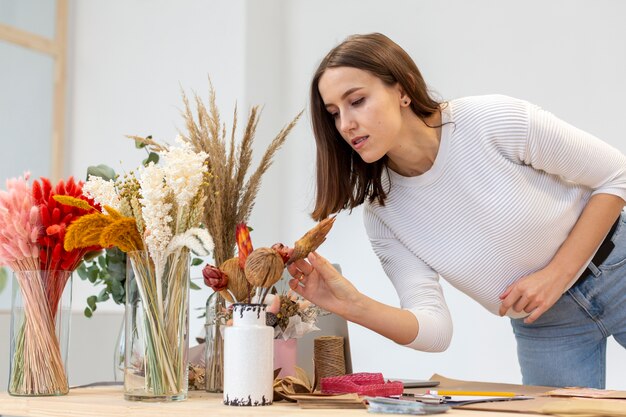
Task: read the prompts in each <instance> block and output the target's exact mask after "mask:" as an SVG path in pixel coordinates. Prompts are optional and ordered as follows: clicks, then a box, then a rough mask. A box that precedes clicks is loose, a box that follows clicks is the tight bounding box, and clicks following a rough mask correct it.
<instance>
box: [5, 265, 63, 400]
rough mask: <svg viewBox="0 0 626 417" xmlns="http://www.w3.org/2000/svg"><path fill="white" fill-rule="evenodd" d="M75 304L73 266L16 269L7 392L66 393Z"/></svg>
mask: <svg viewBox="0 0 626 417" xmlns="http://www.w3.org/2000/svg"><path fill="white" fill-rule="evenodd" d="M71 304H72V273H71V272H70V271H41V270H29V271H17V272H14V273H13V292H12V297H11V333H10V341H11V343H10V344H11V348H10V349H11V350H10V352H11V353H10V375H9V387H8V392H9V394H11V395H15V396H51V395H65V394H67V393H68V391H69V386H68V382H67V374H66V364H67V352H68V348H69V332H70V315H71Z"/></svg>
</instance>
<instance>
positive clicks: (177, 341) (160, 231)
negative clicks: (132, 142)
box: [65, 143, 213, 398]
mask: <svg viewBox="0 0 626 417" xmlns="http://www.w3.org/2000/svg"><path fill="white" fill-rule="evenodd" d="M159 157H160V158H159V160H160V161H161V163H160V164H155V163H154V162H153V161H150V162H149V163H148V164H147V165H146V166H145V167H142V168H140V169H139V170H137V171H136V173H135V172H132V173H130V174H127V175H126V176H124V177H123V178H118V179H117V180H116V181H115V182H114V183H113V189H114V191H115V193H116V195H115V196H112V195H111V193H110V191H111V188H110V184H106V185H105V182H103V181H102V180H101V179H99V178H95V177H94V178H93V186H92V185H90V187H89V189H90V190H93V191H94V192H96V193H97V192H98V191H99V192H100V193H99V195H100V197H101V198H102V199H103V201H104V199H107V200H108V201H119V211H118V210H116V209H114V208H113V207H111V206H108V205H104V206H103V210H102V211H100V212H97V213H93V215H92V216H91V217H89V218H86V219H85V220H84V221H83V222H82V223H81V224H79V223H77V224H75V225H72V226H70V228H69V229H68V233H67V235H66V240H65V244H66V246H67V247H68V248H72V247H82V246H84V245H87V244H89V243H90V242H91V241H93V240H96V241H98V242H99V243H100V244H101V245H102V246H107V247H108V246H117V247H118V248H119V249H120V250H122V251H124V252H126V253H127V256H128V259H129V262H130V264H131V267H132V271H133V276H134V280H133V281H132V284H130V286H129V285H128V283H127V290H128V293H127V294H126V296H127V297H130V298H131V299H133V300H134V301H133V302H132V303H127V309H128V308H133V309H134V308H137V307H136V306H138V305H139V306H140V307H139V308H141V309H142V313H141V314H139V313H137V312H134V313H131V314H130V317H133V320H135V319H136V320H137V321H136V322H133V324H132V326H136V327H137V329H134V328H133V329H130V330H128V331H127V337H128V338H129V339H131V341H130V342H129V341H128V340H127V343H131V344H132V343H134V342H133V341H132V340H134V339H133V337H136V338H140V339H141V340H138V341H137V342H136V343H137V345H136V346H138V350H133V349H131V350H133V352H134V355H135V356H134V357H130V358H128V360H127V370H126V375H127V376H129V377H130V378H131V379H130V380H132V381H135V382H136V383H135V384H131V383H128V384H126V394H127V396H129V395H130V396H131V397H133V398H134V396H135V395H136V396H140V397H141V396H146V397H149V396H156V397H176V398H180V396H181V395H185V394H184V393H185V392H186V389H187V388H186V383H187V381H186V377H185V372H186V370H187V364H186V363H185V362H186V361H185V358H186V355H187V354H186V349H188V340H187V337H188V335H187V330H186V329H187V328H186V326H187V324H186V323H187V320H188V301H189V300H188V289H189V276H188V275H189V266H190V261H189V252H190V251H193V252H194V253H195V254H197V255H198V256H207V255H209V252H210V251H211V250H212V249H213V240H212V238H211V236H210V235H209V233H208V231H207V230H206V229H205V228H203V227H202V225H201V219H202V216H201V215H200V214H201V213H202V208H203V206H204V203H205V200H206V195H205V193H204V190H203V188H202V187H201V184H202V183H203V182H204V181H207V180H208V177H209V175H208V170H207V167H206V165H205V163H204V160H205V159H206V154H205V153H203V152H199V153H195V152H194V151H193V150H192V149H191V148H190V147H189V146H187V145H185V144H184V143H179V146H178V147H172V148H163V149H161V150H160V155H159ZM90 182H92V177H90V179H89V180H88V183H90ZM199 213H200V214H199ZM129 306H131V307H129ZM127 311H128V310H127ZM139 327H141V330H138V328H139ZM129 332H130V333H129ZM129 335H130V336H129ZM133 346H134V345H133ZM138 392H139V394H137V393H138Z"/></svg>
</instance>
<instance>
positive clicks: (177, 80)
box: [67, 0, 626, 389]
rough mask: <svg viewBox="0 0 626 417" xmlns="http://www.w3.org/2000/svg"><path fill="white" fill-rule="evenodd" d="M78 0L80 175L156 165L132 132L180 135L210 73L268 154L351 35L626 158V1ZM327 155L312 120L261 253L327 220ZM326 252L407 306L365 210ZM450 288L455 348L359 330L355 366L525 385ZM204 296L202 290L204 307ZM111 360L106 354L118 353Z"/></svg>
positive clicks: (271, 213)
mask: <svg viewBox="0 0 626 417" xmlns="http://www.w3.org/2000/svg"><path fill="white" fill-rule="evenodd" d="M72 5H73V9H72V17H71V21H72V26H73V27H72V30H71V43H70V50H71V65H70V77H71V78H70V84H71V85H72V91H71V94H70V95H69V100H70V112H71V119H70V123H69V125H68V132H69V133H68V134H69V148H68V150H69V164H68V166H67V172H68V174H69V173H73V174H75V175H77V176H79V177H80V176H81V175H83V173H84V172H85V170H86V168H87V166H88V165H92V164H99V163H106V164H108V165H111V166H113V167H114V168H116V169H117V170H118V171H122V168H121V167H123V168H124V169H126V170H129V169H131V168H132V167H134V166H136V165H137V164H138V163H139V161H140V160H141V158H142V156H141V154H140V153H139V152H138V151H136V150H134V148H133V145H132V142H130V141H129V140H128V139H125V138H124V135H125V134H139V135H147V134H152V135H154V136H155V137H157V138H159V139H162V140H171V139H172V138H173V137H174V135H175V134H176V129H177V128H182V127H183V126H182V119H181V117H180V116H179V109H180V106H181V101H180V87H183V88H184V89H185V90H186V91H188V92H189V91H191V90H195V91H197V92H199V93H200V94H201V95H202V96H203V97H204V98H206V86H207V83H206V77H207V75H208V74H210V75H211V77H212V80H213V83H214V85H215V87H216V89H217V93H218V104H219V105H220V108H221V109H222V112H223V116H224V118H225V119H226V120H228V119H229V116H230V113H231V109H232V105H233V103H234V102H235V101H238V102H239V108H240V116H241V117H243V116H244V115H245V114H246V109H247V108H248V106H249V105H250V104H262V105H265V107H264V110H263V115H262V118H261V123H260V125H259V135H258V137H257V146H256V148H255V152H256V154H257V157H258V156H260V153H261V152H262V150H264V149H265V146H266V145H267V143H269V140H271V138H272V137H273V136H274V135H275V133H277V132H278V130H279V129H280V128H281V127H282V126H283V125H284V124H286V123H287V122H288V121H289V120H290V119H291V118H292V117H293V116H294V115H295V114H296V113H297V112H298V111H299V110H300V109H303V108H306V106H307V101H308V88H309V85H308V83H309V80H310V77H311V75H312V73H313V71H314V70H315V68H316V66H317V64H318V62H319V60H320V59H321V58H322V56H323V55H324V54H325V53H326V52H327V51H328V50H329V49H330V48H331V47H333V46H334V45H335V44H336V43H338V42H340V41H341V40H343V38H345V36H347V35H348V34H351V33H366V32H372V31H379V32H383V33H385V34H387V35H388V36H390V37H391V38H392V39H394V40H395V41H396V42H398V43H399V44H400V45H401V46H403V47H404V48H405V49H407V51H408V52H409V53H410V54H411V55H412V56H413V57H414V59H415V60H416V62H417V64H418V66H420V68H421V70H422V72H423V74H424V76H425V78H426V80H427V81H428V82H429V83H430V85H431V87H432V88H433V89H434V90H435V91H436V92H438V93H439V94H440V95H441V97H443V98H444V99H450V98H454V97H459V96H464V95H471V94H487V93H504V94H509V95H512V96H517V97H520V98H524V99H527V100H530V101H532V102H535V103H536V104H539V105H541V106H543V107H544V108H546V109H549V110H551V111H552V112H553V113H555V114H556V115H558V116H560V117H562V118H563V119H565V120H567V121H569V122H571V123H573V124H575V125H577V126H579V127H581V128H583V129H586V130H588V131H590V132H592V133H594V134H596V135H598V136H599V137H601V138H603V139H604V140H606V141H607V142H609V143H612V144H613V145H614V146H616V147H618V148H619V149H621V150H622V151H623V152H626V142H625V141H624V139H623V138H622V136H621V129H620V127H621V126H620V124H621V123H620V121H621V116H622V112H623V109H624V106H623V104H622V101H621V100H622V97H624V96H625V95H626V83H625V82H624V81H623V79H622V76H623V74H624V73H626V71H625V70H626V53H625V49H624V48H623V44H622V43H623V40H624V39H626V27H625V26H624V25H623V24H622V22H621V20H620V19H621V18H622V17H623V16H624V15H625V12H626V3H623V2H619V1H618V0H596V1H591V0H587V1H580V0H579V1H572V0H553V1H551V2H545V1H540V0H530V1H525V2H519V1H513V0H474V1H472V2H466V1H463V0H443V1H438V2H429V1H425V0H419V1H416V0H389V1H386V2H381V1H379V0H343V1H341V2H337V1H332V0H315V1H313V0H292V1H286V0H271V1H264V2H259V1H254V0H235V1H227V0H220V1H215V0H214V1H211V2H202V1H191V0H186V1H178V2H175V3H174V2H166V1H147V0H135V1H132V2H128V1H122V0H115V1H102V0H101V1H91V2H74V3H72ZM240 120H242V118H240ZM314 159H315V148H314V142H313V138H312V133H311V129H310V121H309V118H308V114H305V118H304V119H303V120H302V121H301V122H300V123H299V125H298V126H297V128H296V129H295V130H294V132H293V133H292V135H291V137H290V138H289V139H288V141H287V143H286V145H285V147H284V149H283V150H282V151H281V152H280V153H279V154H278V157H277V158H276V161H275V165H274V166H273V167H272V168H270V171H269V172H268V174H267V176H266V177H265V178H264V183H263V187H262V188H261V192H260V194H259V198H258V200H257V204H256V207H255V211H254V213H253V215H252V218H251V222H250V223H251V226H253V227H254V229H255V232H254V235H253V239H254V240H255V242H256V244H257V245H266V244H271V243H273V242H274V241H276V240H282V241H284V242H285V243H289V242H293V241H294V240H295V239H297V238H298V237H299V236H300V235H301V234H302V233H303V232H304V231H305V230H306V229H308V227H309V226H311V225H312V224H313V223H312V221H311V220H310V218H309V216H308V213H309V212H310V210H311V208H312V198H313V192H314ZM120 160H121V161H123V162H122V163H121V164H120V163H119V161H120ZM321 253H322V254H323V255H325V256H327V257H328V258H330V259H331V260H332V261H333V262H337V263H339V264H341V266H342V268H343V271H344V273H345V275H346V276H347V277H349V278H350V279H351V280H352V281H353V282H354V283H355V285H356V286H357V287H358V288H359V289H360V290H361V291H363V292H364V293H366V294H368V295H370V296H372V297H374V298H377V299H378V300H380V301H383V302H386V303H389V304H393V305H397V303H398V301H397V296H396V294H395V292H394V289H393V287H392V286H391V284H390V282H389V281H388V279H387V278H386V277H385V276H384V273H383V271H382V269H381V267H380V266H379V265H378V261H377V259H376V257H375V255H374V254H373V252H372V251H371V249H370V246H369V243H368V241H367V238H366V236H365V233H364V230H363V227H362V219H361V210H360V209H357V210H354V212H353V213H352V214H351V215H347V214H341V215H340V216H339V218H338V221H337V222H336V223H335V227H334V229H333V230H332V232H331V234H330V237H329V239H328V241H327V242H326V243H325V244H324V246H323V247H322V248H321ZM75 281H76V283H77V284H76V285H75V288H74V289H75V296H74V300H75V306H76V307H77V308H78V309H80V310H82V308H83V307H84V304H82V305H81V304H80V303H81V302H83V300H84V299H85V298H86V296H87V295H89V294H91V293H93V292H94V289H93V288H91V287H90V286H88V285H86V284H85V283H84V282H80V280H78V279H76V280H75ZM444 291H445V294H446V298H447V300H448V304H449V306H450V308H451V311H452V316H453V320H454V326H455V336H454V339H453V341H452V345H451V347H450V349H449V350H448V351H446V352H444V353H439V354H429V353H421V352H416V351H412V350H409V349H406V348H403V347H400V346H397V345H395V344H394V343H392V342H389V341H387V340H385V339H384V338H382V337H379V336H377V335H376V334H374V333H372V332H370V331H367V330H365V329H363V328H361V327H359V326H351V329H350V331H351V345H352V356H353V361H354V369H355V371H381V372H383V373H384V375H386V376H388V377H413V378H426V377H429V376H430V375H431V374H432V373H433V372H439V373H442V374H444V375H446V376H450V377H455V378H465V379H473V380H489V381H504V382H514V383H519V382H520V374H519V370H518V366H517V360H516V354H515V344H514V339H513V335H512V332H511V330H510V326H509V324H508V321H507V320H506V319H502V318H499V317H495V316H492V315H491V314H489V313H488V312H486V311H484V310H483V309H482V308H481V307H480V306H478V304H477V303H475V302H473V301H472V300H470V299H469V298H468V297H466V296H464V295H462V294H460V293H458V292H457V291H456V290H454V289H453V288H451V287H450V286H448V285H445V284H444ZM206 294H207V291H206V290H205V291H203V292H202V293H197V294H194V296H193V298H194V299H195V303H196V305H199V304H201V303H202V301H203V300H204V299H205V298H206ZM101 310H104V311H107V310H108V311H111V310H115V306H104V307H101ZM117 311H119V310H117ZM99 313H101V312H98V313H96V314H99ZM390 325H393V324H392V323H390ZM200 328H201V323H200V322H199V321H197V320H196V322H195V323H192V337H193V336H194V335H195V334H196V333H195V332H197V331H199V330H200ZM194 329H195V330H194ZM86 343H90V342H89V341H86ZM91 349H94V350H97V349H100V350H103V349H104V350H106V349H109V347H106V346H105V347H101V346H99V345H94V346H92V347H91ZM101 353H102V354H101V357H103V358H106V357H110V356H111V354H112V353H107V352H101ZM625 357H626V352H625V351H624V350H623V349H621V348H618V347H617V345H616V344H615V343H612V344H611V345H610V346H609V369H608V386H610V387H612V388H621V389H626V379H625V378H624V377H623V375H626V365H625V364H626V361H624V358H625Z"/></svg>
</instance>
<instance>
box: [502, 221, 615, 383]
mask: <svg viewBox="0 0 626 417" xmlns="http://www.w3.org/2000/svg"><path fill="white" fill-rule="evenodd" d="M612 241H613V243H614V244H615V248H614V249H613V251H612V252H611V254H610V255H609V256H608V258H607V259H606V260H605V261H604V262H603V263H602V264H601V265H593V264H590V265H589V269H590V270H591V272H590V273H588V274H587V275H586V276H584V277H582V279H580V280H578V282H577V283H576V284H575V285H574V286H573V287H572V288H570V289H569V290H568V291H567V292H566V293H565V294H563V295H562V296H561V298H560V299H559V300H558V301H557V302H556V303H555V304H554V306H552V308H550V309H549V310H548V311H546V312H545V313H544V314H543V315H542V316H541V317H539V319H538V320H537V321H535V322H534V323H533V324H524V319H511V325H512V326H513V333H514V334H515V338H516V340H517V356H518V360H519V363H520V367H521V370H522V380H523V383H524V384H527V385H546V386H555V387H563V386H579V387H594V388H604V387H605V383H606V340H607V338H608V337H609V336H611V335H612V336H613V337H614V338H615V340H616V341H617V342H618V343H619V344H620V345H622V346H623V347H626V215H625V213H624V212H622V215H621V218H620V220H619V223H618V225H617V228H616V229H615V232H614V234H613V237H612Z"/></svg>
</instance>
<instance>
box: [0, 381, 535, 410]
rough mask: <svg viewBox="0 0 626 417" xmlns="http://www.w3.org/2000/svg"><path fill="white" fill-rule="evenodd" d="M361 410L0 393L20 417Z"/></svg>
mask: <svg viewBox="0 0 626 417" xmlns="http://www.w3.org/2000/svg"><path fill="white" fill-rule="evenodd" d="M371 415H373V414H368V413H367V411H366V410H365V409H362V410H328V409H318V410H304V409H301V408H299V407H298V405H297V404H295V403H285V402H282V401H281V402H276V403H274V404H273V405H271V406H264V407H230V406H226V405H223V404H222V396H221V394H209V393H205V392H201V391H190V392H189V398H188V399H187V400H186V401H182V402H176V403H145V402H131V401H126V400H124V395H123V393H122V388H121V387H92V388H75V389H71V390H70V393H69V394H68V395H65V396H61V397H12V396H10V395H8V394H7V393H6V392H2V393H0V416H20V417H57V416H58V417H105V416H106V417H111V416H114V417H125V416H137V417H159V416H164V417H165V416H167V417H172V416H180V417H202V416H210V417H221V416H324V417H328V416H362V417H365V416H371ZM484 415H487V416H488V417H523V416H535V417H536V414H522V413H502V412H485V411H470V410H458V409H454V410H450V411H448V412H447V413H446V414H442V416H468V417H471V416H484Z"/></svg>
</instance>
